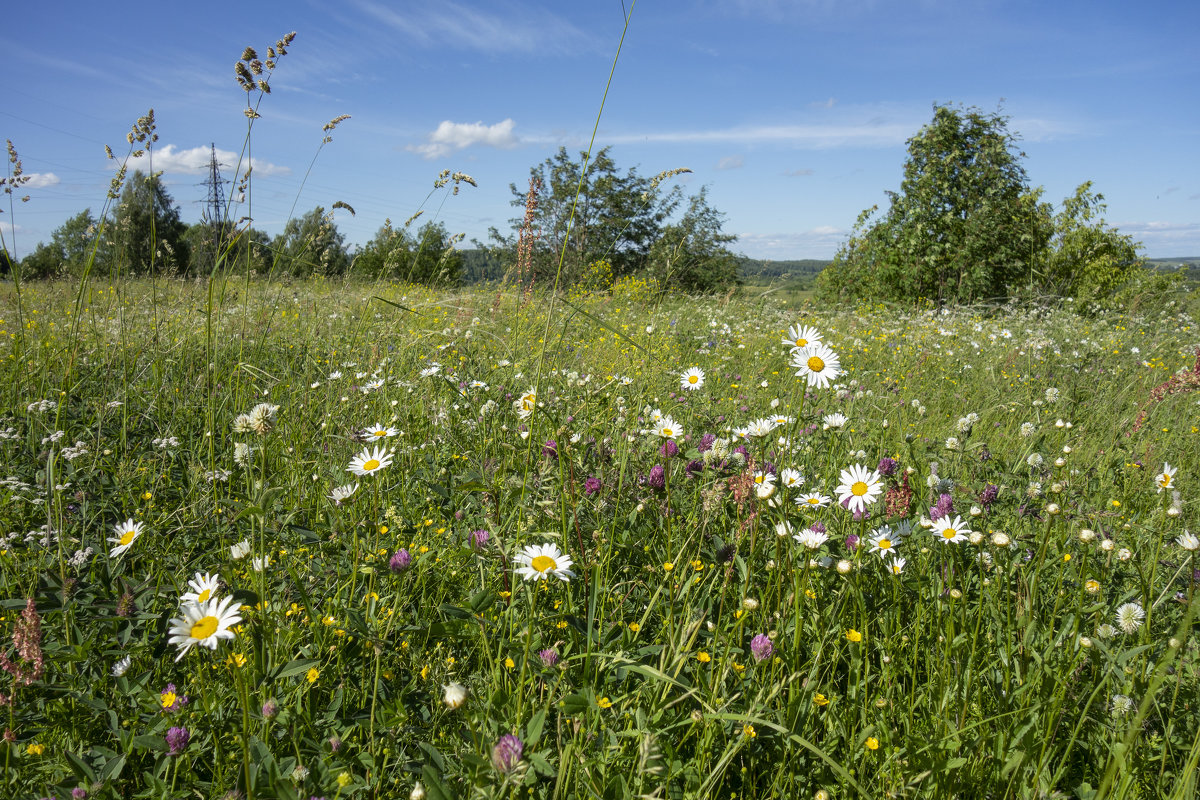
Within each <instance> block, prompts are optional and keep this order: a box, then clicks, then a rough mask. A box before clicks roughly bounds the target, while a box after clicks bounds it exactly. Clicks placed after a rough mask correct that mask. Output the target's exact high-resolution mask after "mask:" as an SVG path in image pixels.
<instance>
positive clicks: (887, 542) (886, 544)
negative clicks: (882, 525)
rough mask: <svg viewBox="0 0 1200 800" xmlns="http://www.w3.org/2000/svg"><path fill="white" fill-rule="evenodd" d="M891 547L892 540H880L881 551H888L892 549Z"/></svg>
mask: <svg viewBox="0 0 1200 800" xmlns="http://www.w3.org/2000/svg"><path fill="white" fill-rule="evenodd" d="M891 546H892V540H891V539H880V540H879V549H880V550H887V549H888V548H890V547H891Z"/></svg>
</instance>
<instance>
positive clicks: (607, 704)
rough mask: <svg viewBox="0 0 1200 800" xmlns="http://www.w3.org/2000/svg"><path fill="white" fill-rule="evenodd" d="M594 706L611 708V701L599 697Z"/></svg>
mask: <svg viewBox="0 0 1200 800" xmlns="http://www.w3.org/2000/svg"><path fill="white" fill-rule="evenodd" d="M596 705H598V706H600V707H601V708H612V700H609V699H608V698H607V697H601V698H600V699H599V700H597V701H596Z"/></svg>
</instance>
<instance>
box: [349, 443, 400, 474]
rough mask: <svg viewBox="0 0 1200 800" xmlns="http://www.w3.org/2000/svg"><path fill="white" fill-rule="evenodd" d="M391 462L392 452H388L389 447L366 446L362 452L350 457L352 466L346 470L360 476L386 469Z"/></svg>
mask: <svg viewBox="0 0 1200 800" xmlns="http://www.w3.org/2000/svg"><path fill="white" fill-rule="evenodd" d="M391 463H392V454H391V453H390V452H388V450H387V448H384V447H376V448H374V449H371V448H364V449H363V451H362V452H361V453H359V454H358V455H356V456H355V457H354V458H352V459H350V466H349V467H347V468H346V471H347V472H353V473H354V474H355V475H359V476H362V475H374V474H375V473H376V472H379V471H380V470H383V469H386V468H387V467H388V466H390V465H391Z"/></svg>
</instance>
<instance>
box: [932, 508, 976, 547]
mask: <svg viewBox="0 0 1200 800" xmlns="http://www.w3.org/2000/svg"><path fill="white" fill-rule="evenodd" d="M970 533H971V529H970V528H968V527H967V523H965V522H963V521H962V517H960V516H958V515H957V514H956V515H955V516H954V519H953V520H951V519H950V517H949V516H945V517H942V518H941V519H939V520H937V521H936V522H934V523H933V535H934V536H936V537H938V539H940V540H941V541H943V542H945V543H946V544H958V543H959V542H961V541H963V540H964V539H966V538H967V536H968V535H969V534H970Z"/></svg>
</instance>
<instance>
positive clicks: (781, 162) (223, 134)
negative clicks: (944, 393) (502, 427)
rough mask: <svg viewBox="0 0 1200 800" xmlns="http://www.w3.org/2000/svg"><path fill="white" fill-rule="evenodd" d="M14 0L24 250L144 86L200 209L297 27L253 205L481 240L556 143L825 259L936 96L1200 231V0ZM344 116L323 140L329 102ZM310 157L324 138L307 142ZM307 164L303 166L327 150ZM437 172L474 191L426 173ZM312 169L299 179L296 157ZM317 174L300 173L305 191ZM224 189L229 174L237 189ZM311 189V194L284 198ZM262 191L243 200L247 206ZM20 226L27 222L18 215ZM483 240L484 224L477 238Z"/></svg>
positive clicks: (1041, 157)
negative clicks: (664, 174) (241, 76)
mask: <svg viewBox="0 0 1200 800" xmlns="http://www.w3.org/2000/svg"><path fill="white" fill-rule="evenodd" d="M125 8H127V9H129V10H127V11H118V10H117V7H114V6H112V5H104V4H99V3H95V2H86V3H83V2H73V1H70V2H55V3H16V2H14V3H12V4H10V7H9V11H8V12H6V14H5V17H6V20H5V24H4V26H3V31H2V32H0V45H2V46H3V49H4V52H5V53H6V55H7V59H6V73H7V74H6V76H5V81H4V82H5V87H4V90H3V94H4V102H3V104H0V138H8V139H11V140H12V142H13V144H14V145H15V146H16V148H17V151H18V153H19V155H20V156H21V158H22V161H23V164H24V169H25V172H26V173H27V174H32V175H34V176H35V179H34V180H33V181H31V183H30V184H29V185H28V186H27V188H26V190H25V193H27V194H29V195H30V200H29V202H27V203H21V202H17V203H16V204H15V207H13V208H12V209H10V208H8V206H7V198H5V207H4V213H3V214H0V224H3V226H4V236H5V240H6V241H7V242H8V244H9V246H10V247H12V246H13V243H14V241H15V245H16V250H17V252H18V254H19V255H20V254H25V253H27V252H29V251H30V250H32V248H33V247H34V246H35V245H36V243H37V242H38V241H41V240H45V239H48V238H49V236H50V233H51V231H53V230H54V228H56V227H57V226H58V225H60V224H61V223H62V222H63V221H64V220H65V219H66V218H67V217H69V216H71V215H73V214H75V213H77V212H79V211H81V210H83V209H84V208H88V207H90V208H91V209H92V210H93V212H96V211H98V210H99V209H100V208H101V207H102V206H103V203H104V198H105V193H106V191H107V187H108V181H109V179H110V178H111V176H112V167H111V164H110V162H108V161H107V160H106V159H105V157H104V145H105V144H109V145H111V146H112V148H113V150H114V151H115V152H116V153H117V154H118V156H120V155H123V154H124V153H125V152H126V143H125V134H126V132H127V131H128V130H129V128H130V126H131V125H132V124H133V123H134V121H136V120H137V118H138V117H139V116H140V115H142V114H144V113H145V112H146V110H147V109H149V108H153V109H154V110H155V115H156V119H157V124H158V134H159V141H158V143H157V145H156V151H155V169H162V170H164V173H165V174H164V180H165V181H166V182H167V184H168V188H169V191H170V192H171V194H172V195H173V197H174V198H175V200H176V201H177V203H178V204H179V205H180V207H181V208H182V211H183V216H184V218H185V219H186V220H188V221H195V220H196V219H198V218H199V215H200V212H201V209H202V206H201V203H200V201H201V200H202V199H203V197H204V191H205V190H204V188H203V187H202V186H199V185H198V184H199V183H200V182H201V181H203V180H204V178H205V175H206V173H207V164H208V154H209V145H210V143H215V144H216V147H217V149H218V151H219V157H220V160H221V161H222V163H223V174H224V176H225V177H227V178H232V177H233V172H234V167H235V165H236V164H237V162H238V154H239V153H241V152H242V151H243V145H244V143H245V141H246V133H247V120H246V117H245V116H244V115H243V114H242V109H243V108H244V107H245V102H246V95H245V93H244V92H243V91H242V90H241V89H240V88H239V87H238V85H237V83H236V81H235V79H234V73H233V66H234V63H235V62H236V61H237V59H238V57H239V56H240V55H241V52H242V49H243V48H244V47H245V46H247V45H251V46H254V47H255V48H257V49H258V51H259V53H260V55H265V51H266V48H267V45H268V44H270V43H272V42H274V41H275V40H276V39H278V38H279V37H281V36H282V35H284V34H285V33H287V32H289V31H296V32H297V36H296V39H295V41H294V42H293V44H292V46H291V47H290V48H289V52H288V54H287V56H285V57H284V58H282V59H281V60H280V62H279V65H278V68H277V70H276V72H275V75H274V76H273V77H272V79H271V86H272V89H273V92H272V94H271V95H270V96H268V97H266V98H265V99H264V100H263V102H262V105H261V106H260V112H261V114H262V117H261V118H260V119H258V120H257V121H255V123H254V127H253V130H252V133H251V137H250V146H251V154H252V156H253V160H254V164H255V170H254V184H253V191H252V194H251V198H250V199H251V201H252V206H251V208H250V209H249V213H250V214H251V215H252V216H253V218H254V221H255V225H256V227H259V228H262V229H264V230H266V231H268V232H270V233H275V232H278V231H279V230H280V229H281V228H282V226H283V224H284V222H285V221H286V220H287V218H288V217H289V215H290V214H292V213H295V214H301V213H303V212H305V211H307V210H309V209H311V208H313V207H314V206H317V205H321V206H324V207H325V208H327V209H328V208H329V207H330V206H331V205H332V204H333V203H334V202H335V201H337V200H342V201H344V202H346V203H349V204H350V205H351V206H353V207H354V209H355V210H356V212H357V215H356V216H354V217H351V216H350V215H349V214H348V213H346V212H338V215H337V222H338V227H339V229H340V230H341V231H342V232H343V233H344V234H345V235H346V239H347V242H349V243H355V242H357V243H363V242H365V241H367V240H368V239H370V238H371V236H372V235H373V234H374V232H375V231H376V230H377V229H378V228H379V226H380V225H382V224H383V221H384V219H385V218H387V217H390V218H391V219H392V220H393V221H394V222H402V221H403V220H405V219H406V218H408V217H409V216H410V215H411V214H412V213H413V212H414V211H416V210H418V209H419V208H424V209H425V212H426V213H425V217H424V218H425V219H428V218H437V219H440V220H441V221H443V222H444V223H445V224H446V226H447V228H448V229H449V230H450V231H451V232H452V233H457V232H461V233H465V234H466V236H467V238H468V240H469V239H470V238H473V237H474V238H479V239H486V236H487V229H488V227H489V226H496V227H499V228H501V229H505V230H507V229H508V227H509V220H510V219H512V218H513V217H514V216H517V215H518V214H519V210H518V209H515V208H513V207H512V206H511V205H510V201H511V199H512V194H511V192H510V190H509V184H517V185H518V186H519V187H522V188H524V187H525V185H526V184H527V181H528V177H529V168H530V167H531V166H533V165H534V164H537V163H539V162H541V161H542V160H543V159H545V158H546V157H548V156H550V155H552V154H553V153H554V152H555V151H556V150H557V149H558V147H560V146H566V147H567V148H568V149H569V150H571V151H572V152H577V151H579V150H581V149H584V148H586V147H587V145H588V142H589V139H590V138H591V134H592V128H593V125H594V124H595V122H596V118H597V114H598V113H599V112H600V108H601V101H602V98H603V97H604V90H605V84H606V81H607V80H608V75H609V71H610V68H611V67H612V64H613V57H614V54H615V53H616V48H617V45H618V43H619V42H620V39H621V33H622V29H623V28H624V26H625V18H624V12H625V11H629V12H630V16H629V25H628V32H627V33H626V35H625V39H624V44H623V48H622V50H621V53H620V58H619V60H618V61H617V64H616V71H615V74H614V77H613V81H612V86H611V88H610V90H609V92H608V96H607V101H606V104H605V105H604V108H603V113H602V115H601V116H600V123H599V130H598V133H597V137H596V144H597V146H604V145H611V147H612V150H611V155H612V156H613V158H614V159H615V161H616V163H617V165H618V166H619V167H620V168H621V169H622V170H624V169H626V168H628V167H636V168H637V170H638V172H639V173H640V174H642V175H646V176H651V175H654V174H656V173H658V172H660V171H663V170H667V169H672V168H676V167H688V168H690V169H692V170H693V173H692V174H690V175H686V176H683V178H682V182H683V184H684V189H685V191H687V192H688V193H692V192H695V191H697V190H698V189H699V188H700V187H701V186H707V187H708V191H709V200H710V203H711V204H712V205H713V206H714V207H716V208H717V209H719V210H721V211H723V212H724V213H725V214H726V225H725V228H726V231H727V232H729V233H733V234H736V235H737V236H738V237H739V239H738V242H737V243H736V244H735V245H734V246H733V247H734V249H735V250H737V251H740V252H744V253H746V254H747V255H750V256H754V257H758V258H771V259H789V258H830V257H832V255H833V253H834V252H835V250H836V249H837V247H838V245H839V244H840V243H841V242H842V241H843V240H844V239H845V237H846V235H847V233H848V232H849V230H850V228H851V226H852V225H853V223H854V220H855V218H856V217H857V216H858V214H859V212H860V211H862V210H863V209H864V208H867V207H869V206H871V205H874V204H880V205H881V206H882V205H885V204H886V195H885V194H884V193H885V191H886V190H889V189H892V190H894V189H897V188H899V184H900V178H901V172H902V168H903V163H904V157H905V140H906V139H907V138H908V137H910V136H912V135H913V134H915V133H916V132H917V131H918V130H919V129H920V128H921V126H922V125H923V124H925V123H927V122H928V121H929V120H930V118H931V117H932V109H933V106H934V104H935V103H958V104H962V105H965V106H978V107H980V108H981V109H983V110H985V111H989V112H990V111H995V110H997V109H998V108H999V109H1001V110H1002V111H1003V113H1004V114H1006V115H1008V116H1009V117H1010V118H1011V120H1010V124H1009V126H1010V129H1011V130H1013V131H1015V132H1017V133H1018V134H1019V135H1020V136H1021V139H1022V141H1021V147H1022V149H1023V150H1024V152H1025V153H1026V155H1027V158H1026V159H1025V162H1024V163H1025V167H1026V170H1027V172H1028V174H1029V179H1030V183H1031V184H1032V185H1034V186H1043V187H1045V190H1046V199H1048V200H1050V201H1051V202H1053V203H1055V204H1056V205H1057V204H1059V203H1061V201H1062V199H1063V198H1064V197H1066V196H1068V195H1069V194H1071V193H1072V192H1073V191H1074V189H1075V187H1076V186H1077V185H1078V184H1080V183H1082V182H1083V181H1085V180H1091V181H1093V182H1094V184H1095V188H1096V190H1098V191H1099V192H1101V193H1102V194H1104V195H1105V198H1106V201H1107V204H1108V211H1107V214H1106V219H1107V220H1108V221H1109V222H1110V223H1111V224H1114V225H1116V226H1118V227H1120V228H1121V230H1122V231H1124V232H1126V233H1129V234H1131V235H1132V236H1133V237H1134V238H1135V239H1137V240H1139V241H1141V242H1143V244H1144V246H1145V251H1146V253H1147V255H1149V256H1150V257H1172V256H1196V255H1200V102H1198V101H1200V88H1198V87H1200V57H1198V56H1197V41H1196V40H1197V34H1198V33H1200V3H1196V2H1194V0H1180V1H1179V2H1165V1H1162V0H1148V2H1142V3H1138V4H1134V3H1130V2H1110V1H1108V0H1098V1H1094V2H1087V3H1084V2H1074V1H1073V0H1065V1H1064V0H1053V1H1052V2H1046V0H1039V1H1038V2H1025V1H1024V0H1019V1H1017V0H1014V1H1013V2H1004V1H1003V0H895V1H894V2H891V1H889V0H792V1H791V2H785V0H674V1H673V2H666V1H665V0H640V2H636V3H634V2H633V1H632V0H625V5H624V10H623V9H622V4H621V2H620V0H560V1H559V2H549V0H491V1H487V0H445V1H439V0H423V1H422V2H408V0H398V1H397V2H385V1H384V0H339V1H338V2H329V0H324V1H323V2H309V1H308V0H295V1H294V2H287V3H271V2H260V3H236V4H234V3H225V2H210V3H207V4H201V5H196V4H188V5H187V6H186V7H185V6H184V5H183V4H177V3H170V4H158V5H153V4H152V5H150V6H144V7H135V6H126V7H125ZM341 114H349V115H350V116H351V119H349V120H347V121H345V122H343V123H342V124H341V125H340V126H339V127H338V128H337V129H336V130H335V131H334V132H333V141H332V142H330V143H328V144H326V145H324V147H321V139H322V136H323V133H322V126H323V125H324V124H325V123H326V122H328V121H329V120H330V119H332V118H334V117H336V116H338V115H341ZM314 156H315V161H314ZM310 164H311V170H310ZM442 169H452V170H461V171H463V172H466V173H468V174H470V175H471V176H473V177H474V178H475V180H476V181H477V182H478V184H479V186H478V188H472V187H470V186H466V187H463V190H462V191H461V192H460V193H459V194H458V195H457V196H448V194H447V193H446V192H444V191H443V192H435V193H433V195H432V196H430V192H431V191H432V189H433V182H434V180H435V178H436V177H437V175H438V173H439V171H441V170H442ZM306 173H307V180H305V175H306ZM302 185H303V188H301V187H302ZM231 190H232V187H227V191H231ZM293 208H294V212H293ZM246 213H247V209H246V208H245V207H240V208H239V209H238V210H237V211H236V212H235V216H242V215H244V214H246ZM13 224H15V230H14V229H13V227H12V225H13ZM466 246H469V245H466Z"/></svg>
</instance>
